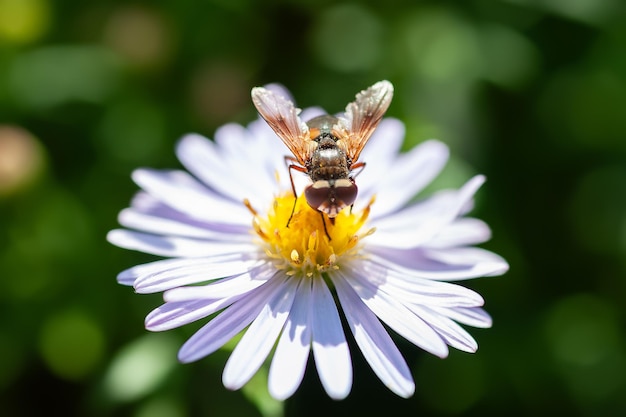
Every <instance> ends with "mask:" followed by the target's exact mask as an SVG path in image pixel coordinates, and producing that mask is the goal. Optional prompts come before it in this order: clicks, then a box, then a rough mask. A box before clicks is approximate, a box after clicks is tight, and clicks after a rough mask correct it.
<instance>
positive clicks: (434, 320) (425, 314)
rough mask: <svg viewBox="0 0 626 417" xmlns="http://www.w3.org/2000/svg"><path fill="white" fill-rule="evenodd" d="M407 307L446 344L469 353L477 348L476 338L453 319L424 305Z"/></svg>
mask: <svg viewBox="0 0 626 417" xmlns="http://www.w3.org/2000/svg"><path fill="white" fill-rule="evenodd" d="M408 307H409V309H410V310H411V311H412V312H414V313H415V314H417V315H418V316H420V317H421V318H422V319H423V320H424V321H425V322H426V323H428V324H429V325H430V326H431V327H432V328H433V329H435V331H436V332H437V333H439V335H440V336H441V337H442V338H443V340H444V341H445V342H446V343H447V344H448V345H450V346H452V347H453V348H455V349H459V350H461V351H463V352H469V353H474V352H476V350H477V349H478V343H476V340H474V338H473V337H472V336H471V335H470V334H469V333H468V332H467V331H466V330H465V329H463V328H462V327H461V326H459V325H458V324H456V323H455V322H454V321H452V320H450V319H449V318H447V317H445V316H443V315H441V314H438V313H435V312H434V311H433V310H431V309H429V308H427V307H425V306H420V305H409V306H408Z"/></svg>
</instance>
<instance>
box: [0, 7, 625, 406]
mask: <svg viewBox="0 0 626 417" xmlns="http://www.w3.org/2000/svg"><path fill="white" fill-rule="evenodd" d="M380 79H389V80H390V81H392V82H393V83H394V85H395V87H396V95H395V99H394V102H393V103H392V106H391V108H390V110H389V112H388V114H389V115H391V116H394V117H398V118H401V119H402V120H403V121H404V122H405V123H406V125H407V133H408V134H407V139H406V148H409V147H411V146H413V145H415V144H416V143H419V142H420V141H423V140H425V139H427V138H431V137H435V138H438V139H441V140H442V141H444V142H446V143H448V144H449V145H450V147H451V150H452V161H451V163H450V165H449V166H448V167H447V169H446V171H445V172H444V174H443V175H442V177H441V178H440V179H439V180H438V182H437V184H436V186H437V187H440V186H459V185H460V184H462V183H463V181H465V180H466V179H467V178H468V177H469V176H470V175H473V174H474V173H478V172H480V173H484V174H486V175H487V177H488V182H487V184H486V185H485V186H484V187H483V189H482V190H481V191H480V192H479V195H478V200H477V206H476V210H475V211H474V214H475V215H477V216H479V217H481V218H483V219H485V220H486V221H488V223H489V224H490V225H491V226H492V228H493V234H494V236H493V239H492V240H491V241H490V242H489V243H488V244H486V245H485V247H487V248H489V249H492V250H494V251H496V252H497V253H499V254H501V255H503V256H504V257H505V258H506V259H507V260H508V261H509V262H510V264H511V270H510V272H509V273H507V274H506V275H505V276H503V277H499V278H487V279H483V280H476V281H472V282H469V283H468V285H469V286H470V287H472V288H474V289H477V290H478V291H480V292H481V294H482V295H483V296H484V297H485V299H486V300H487V304H486V308H487V310H488V311H489V312H490V313H491V314H492V315H493V317H494V327H493V328H492V329H489V330H474V329H471V331H472V334H474V335H475V336H476V338H477V340H478V341H479V344H480V349H479V351H478V353H477V354H476V355H468V354H464V353H460V352H456V351H455V352H451V355H450V357H449V358H448V359H446V360H440V359H437V358H434V357H432V356H430V355H427V354H425V353H422V352H421V351H419V350H418V349H417V348H415V347H413V346H410V345H409V344H408V343H406V342H403V341H402V340H400V339H399V338H398V343H399V346H400V348H401V350H402V352H403V353H404V355H405V357H406V358H407V361H408V362H409V364H410V366H411V368H412V371H413V374H414V376H415V379H416V383H417V390H416V394H415V396H414V397H413V398H411V399H409V400H402V399H400V398H397V397H395V396H394V395H393V394H391V393H389V392H388V391H387V390H386V388H384V387H383V386H382V384H381V383H380V382H379V381H378V380H377V379H376V377H375V376H374V375H373V373H372V372H371V370H370V369H369V368H368V367H367V366H366V365H365V364H364V361H363V359H362V358H361V356H360V355H359V354H358V353H355V354H354V362H355V368H356V369H355V383H354V387H353V390H352V394H351V395H350V397H348V399H347V400H345V401H341V402H335V401H332V400H330V399H328V398H327V397H326V395H325V394H324V393H323V391H322V389H321V387H320V385H319V382H318V381H317V377H316V375H315V372H314V370H313V369H311V368H310V369H309V370H308V372H307V377H306V379H305V381H304V383H303V385H302V387H301V388H300V390H299V391H298V393H297V394H296V395H295V396H294V397H293V398H291V399H290V400H288V401H287V402H286V403H284V404H281V403H278V402H275V401H273V400H271V399H269V398H268V396H267V392H266V388H265V385H266V376H265V375H263V372H261V374H260V375H258V376H257V377H256V378H255V379H254V380H253V381H252V382H251V383H250V384H249V385H247V386H246V388H245V389H244V390H242V391H239V392H230V391H227V390H225V389H224V388H223V387H222V385H221V371H222V368H223V365H224V362H225V359H226V358H227V355H228V353H227V352H222V351H220V352H218V353H216V354H214V355H213V356H211V357H209V358H207V359H204V360H202V361H200V362H198V363H194V364H191V365H180V364H178V363H177V362H176V350H177V349H178V347H179V346H180V345H181V344H182V343H183V341H184V340H185V339H186V338H187V337H188V336H189V335H190V334H191V333H192V332H193V330H194V329H195V328H197V326H195V327H194V326H187V327H186V328H183V329H179V330H177V331H171V332H168V333H164V334H151V333H148V332H146V331H145V330H144V328H143V318H144V316H145V315H146V314H147V313H148V312H149V311H150V310H151V309H152V308H154V307H156V306H157V305H159V303H160V301H161V298H160V296H159V295H153V296H138V295H135V294H133V291H132V289H129V288H126V287H122V286H119V285H117V284H116V282H115V276H116V274H117V273H118V272H119V271H121V270H123V269H125V268H128V267H130V266H132V265H134V264H137V263H141V262H146V261H149V260H151V259H153V258H151V257H149V256H147V255H143V254H138V253H133V252H129V251H125V250H122V249H118V248H115V247H113V246H111V245H109V244H108V243H106V241H105V235H106V232H107V231H108V230H110V229H112V228H114V227H116V226H117V222H116V215H117V213H118V211H119V210H121V209H122V208H124V207H126V206H127V205H128V203H129V200H130V198H131V196H132V195H133V194H134V192H135V191H136V189H137V188H136V186H135V185H133V183H132V182H131V180H130V177H129V174H130V172H131V171H132V169H134V168H136V167H138V166H151V167H158V168H175V167H179V164H178V162H177V161H176V159H175V156H174V153H173V146H174V144H175V142H176V141H177V139H178V138H179V137H180V136H181V135H183V134H184V133H187V132H191V131H194V132H199V133H202V134H204V135H206V136H208V137H211V135H212V134H213V132H214V130H215V129H216V128H217V127H218V126H219V125H221V124H223V123H226V122H231V121H235V122H239V123H247V122H249V121H251V120H252V119H253V118H254V117H256V113H255V111H254V108H253V106H252V105H251V103H250V99H249V91H250V88H251V87H252V86H255V85H262V84H265V83H268V82H281V83H283V84H284V85H286V86H287V87H288V88H289V89H291V91H292V92H293V94H294V96H295V97H296V98H297V99H298V104H299V105H301V106H310V105H322V106H323V107H325V108H326V109H327V110H329V111H330V112H337V111H340V110H342V109H343V108H344V106H345V104H346V103H347V102H348V101H350V100H352V98H353V97H354V94H355V93H356V92H357V91H359V90H361V89H363V88H365V87H366V86H369V85H371V84H373V83H374V82H375V81H378V80H380ZM368 163H375V161H368ZM251 174H253V173H251ZM625 284H626V3H625V2H623V1H622V0H467V1H409V0H387V1H384V2H380V1H375V0H370V1H364V2H337V1H330V0H317V1H315V0H301V1H298V0H273V1H254V0H196V1H191V0H159V1H121V0H118V1H115V0H93V1H89V2H84V1H78V0H63V1H61V0H58V1H54V0H0V415H2V416H39V415H44V414H45V415H64V416H134V417H147V416H150V417H152V416H154V417H184V416H236V415H245V416H281V415H285V416H321V415H324V416H335V415H336V416H347V415H359V414H363V413H368V415H381V414H385V415H394V416H395V415H402V416H405V415H406V416H408V415H411V416H413V415H420V416H455V415H464V416H474V415H476V416H485V415H488V416H491V415H494V416H501V415H528V416H543V415H550V416H552V415H555V414H557V413H558V415H568V416H595V415H602V416H618V415H620V416H621V415H626V335H625V329H626V318H625V314H626V308H625V295H626V291H625V286H626V285H625Z"/></svg>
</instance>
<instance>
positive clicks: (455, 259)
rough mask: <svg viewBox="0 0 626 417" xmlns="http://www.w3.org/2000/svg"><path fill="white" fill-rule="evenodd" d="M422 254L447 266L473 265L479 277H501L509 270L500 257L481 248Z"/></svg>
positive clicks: (439, 250)
mask: <svg viewBox="0 0 626 417" xmlns="http://www.w3.org/2000/svg"><path fill="white" fill-rule="evenodd" d="M424 253H425V255H426V256H427V257H428V258H429V259H432V260H433V261H436V262H441V263H445V264H448V265H455V266H457V265H459V266H460V265H473V266H474V270H475V272H476V273H478V274H480V275H479V276H496V275H502V274H504V273H505V272H506V271H508V270H509V264H508V263H507V262H506V261H505V260H504V259H503V258H502V257H501V256H498V255H496V254H495V253H493V252H490V251H488V250H485V249H481V248H473V247H469V248H448V249H427V250H425V252H424Z"/></svg>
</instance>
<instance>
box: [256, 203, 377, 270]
mask: <svg viewBox="0 0 626 417" xmlns="http://www.w3.org/2000/svg"><path fill="white" fill-rule="evenodd" d="M371 204H372V203H371V202H370V204H368V205H367V207H365V209H363V211H361V212H358V213H356V212H353V211H352V210H350V209H345V210H343V211H342V212H340V213H339V214H338V215H337V217H335V219H334V222H331V221H330V219H328V218H327V217H326V216H322V214H321V213H320V212H319V211H316V210H314V209H312V208H311V207H310V206H309V205H308V203H307V202H306V199H305V198H304V197H303V196H299V197H298V198H297V199H296V201H295V208H294V196H293V194H291V193H288V194H284V195H281V196H279V197H276V198H275V199H274V201H273V203H272V206H271V208H270V210H269V211H268V213H267V215H265V216H263V215H261V214H259V213H258V212H257V211H256V210H254V209H253V208H252V207H250V206H249V204H248V207H249V208H250V210H251V211H252V213H253V214H254V223H253V224H254V231H255V232H256V234H257V235H258V236H259V237H260V238H261V240H262V244H263V246H264V248H265V252H266V254H267V255H268V256H269V257H270V258H271V259H273V260H274V262H275V265H276V267H277V268H279V269H284V270H286V273H287V274H289V275H296V274H302V275H306V276H309V277H310V276H312V275H313V274H314V273H320V272H325V271H328V270H329V269H339V268H340V265H341V262H342V260H344V259H346V258H347V257H354V256H356V255H357V253H358V248H359V246H360V245H359V243H360V242H361V240H362V239H363V238H364V237H366V236H368V235H370V234H372V233H373V232H374V229H366V230H361V229H362V227H363V225H364V223H365V222H366V220H367V217H368V215H369V212H370V206H371ZM292 210H293V216H291V212H292ZM290 217H291V219H290Z"/></svg>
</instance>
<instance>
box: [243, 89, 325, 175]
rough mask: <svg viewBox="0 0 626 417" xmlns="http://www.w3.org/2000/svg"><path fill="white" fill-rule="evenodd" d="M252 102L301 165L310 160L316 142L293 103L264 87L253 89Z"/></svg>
mask: <svg viewBox="0 0 626 417" xmlns="http://www.w3.org/2000/svg"><path fill="white" fill-rule="evenodd" d="M251 95H252V102H253V103H254V106H255V107H256V109H257V110H258V111H259V114H260V115H261V117H263V119H265V121H266V122H267V124H268V125H270V127H271V128H272V130H274V132H276V135H278V137H279V138H280V139H281V140H282V141H283V142H284V143H285V145H287V147H288V148H289V150H290V151H291V153H292V154H293V156H295V157H296V159H297V160H298V162H299V163H300V164H301V165H304V164H305V162H306V161H307V160H309V159H310V155H311V152H312V149H314V146H313V145H314V144H315V143H314V142H312V141H311V138H310V137H309V128H308V126H307V125H306V124H305V123H303V122H302V121H301V120H300V118H299V117H298V113H299V112H300V111H299V110H298V109H296V108H295V107H294V105H293V103H292V102H291V101H289V100H287V99H285V98H284V97H281V96H279V95H277V94H275V93H273V92H272V91H270V90H267V89H265V88H263V87H255V88H253V89H252V93H251Z"/></svg>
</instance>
